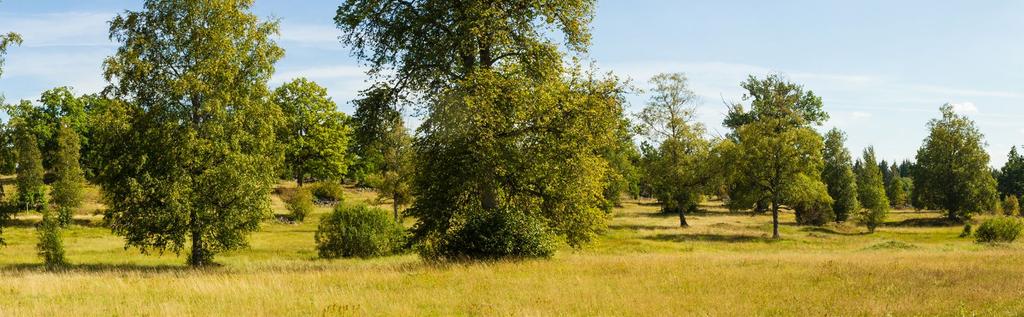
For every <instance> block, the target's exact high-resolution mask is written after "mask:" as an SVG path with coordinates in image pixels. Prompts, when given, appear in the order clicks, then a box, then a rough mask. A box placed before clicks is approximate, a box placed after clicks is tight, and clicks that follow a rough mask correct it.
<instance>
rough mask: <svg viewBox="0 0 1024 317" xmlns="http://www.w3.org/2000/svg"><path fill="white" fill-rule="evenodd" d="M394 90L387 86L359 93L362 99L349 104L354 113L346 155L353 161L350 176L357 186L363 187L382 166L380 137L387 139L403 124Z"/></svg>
mask: <svg viewBox="0 0 1024 317" xmlns="http://www.w3.org/2000/svg"><path fill="white" fill-rule="evenodd" d="M395 93H396V92H395V90H394V89H391V88H388V87H387V86H386V85H383V84H378V85H374V86H373V87H371V88H370V89H367V90H365V91H363V92H362V93H361V95H362V96H361V98H359V99H356V100H355V101H353V102H352V103H353V104H355V106H356V112H355V114H354V115H352V125H353V132H352V142H351V143H350V144H349V152H350V154H352V155H353V156H355V158H354V159H353V163H352V165H353V166H351V167H350V168H349V175H350V177H352V179H354V180H356V182H359V183H365V182H366V178H367V176H369V175H372V174H377V173H378V172H379V169H380V168H381V166H382V165H384V157H383V154H384V149H383V147H384V146H385V145H386V144H385V142H382V140H384V139H386V138H384V137H383V136H386V135H389V134H390V131H392V130H393V129H394V127H395V126H396V124H397V123H399V122H401V121H402V113H401V112H400V111H399V110H398V108H397V106H398V101H397V100H396V96H395Z"/></svg>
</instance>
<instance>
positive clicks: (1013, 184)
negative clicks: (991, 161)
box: [997, 146, 1024, 197]
mask: <svg viewBox="0 0 1024 317" xmlns="http://www.w3.org/2000/svg"><path fill="white" fill-rule="evenodd" d="M999 172H1000V173H999V177H998V178H997V180H998V181H999V193H1000V194H1002V195H1003V196H1017V197H1020V196H1021V195H1024V155H1021V154H1019V153H1017V147H1016V146H1014V147H1010V154H1009V155H1007V158H1006V165H1003V168H1001V169H1000V170H999Z"/></svg>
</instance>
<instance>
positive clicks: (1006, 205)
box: [1003, 195, 1020, 216]
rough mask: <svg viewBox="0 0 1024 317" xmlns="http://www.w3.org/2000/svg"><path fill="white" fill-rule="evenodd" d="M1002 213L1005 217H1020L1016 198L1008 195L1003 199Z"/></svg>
mask: <svg viewBox="0 0 1024 317" xmlns="http://www.w3.org/2000/svg"><path fill="white" fill-rule="evenodd" d="M1003 213H1004V214H1005V215H1007V216H1020V203H1019V202H1018V201H1017V196H1014V195H1009V196H1006V198H1005V199H1003Z"/></svg>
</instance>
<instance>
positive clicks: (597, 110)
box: [0, 0, 1024, 266]
mask: <svg viewBox="0 0 1024 317" xmlns="http://www.w3.org/2000/svg"><path fill="white" fill-rule="evenodd" d="M595 5H596V1H595V0H568V1H559V2H556V3H552V2H549V1H539V0H530V1H522V0H517V1H511V0H501V1H487V2H469V3H460V4H453V3H449V2H445V1H436V0H427V1H416V2H407V1H376V0H346V1H344V2H343V3H342V4H341V5H340V6H339V8H338V10H337V11H336V12H335V16H334V21H335V24H336V25H337V27H338V28H339V30H341V32H342V36H341V37H340V39H341V42H342V44H343V45H345V46H347V47H349V48H350V49H351V53H352V55H353V56H354V57H356V58H357V59H358V60H360V61H361V63H363V65H365V66H367V67H368V69H369V71H368V72H367V76H368V78H369V79H370V82H371V84H370V86H369V87H368V88H366V89H365V90H363V91H362V92H361V93H360V97H359V98H358V99H357V100H354V101H353V103H354V104H355V105H356V111H355V113H354V114H353V115H352V116H351V117H350V116H348V115H346V114H344V113H342V112H340V111H338V110H337V105H336V104H335V102H334V101H333V100H332V99H331V98H329V97H328V94H327V91H326V89H324V88H323V87H321V86H319V85H318V84H316V83H315V82H312V81H309V80H306V79H302V78H299V79H295V80H293V81H290V82H288V83H285V84H283V85H281V86H279V87H276V88H274V89H271V88H270V87H269V86H268V81H269V80H270V78H271V76H272V75H273V73H274V65H275V63H276V62H277V61H278V60H279V59H280V58H282V57H283V56H284V53H285V52H284V50H283V49H282V48H280V47H279V46H278V45H277V44H276V43H275V41H274V40H273V36H274V35H275V34H277V29H278V23H277V21H274V20H262V19H260V18H258V17H256V16H255V15H254V14H252V13H251V6H252V0H201V1H155V0H149V1H146V2H145V4H144V6H143V9H142V10H140V11H126V12H124V13H122V14H120V15H118V16H116V17H115V18H114V19H113V20H112V21H110V31H109V36H110V39H111V40H112V41H114V42H116V43H117V44H118V45H119V46H118V48H117V51H116V52H115V53H114V54H113V55H111V56H110V57H108V58H107V59H106V60H105V61H104V63H103V75H104V77H105V79H106V81H107V82H108V85H107V87H106V88H105V89H104V90H103V91H102V92H101V93H98V94H93V95H85V96H75V95H74V94H73V91H72V90H71V89H70V88H67V87H60V88H55V89H53V90H50V91H47V92H45V93H43V94H42V96H41V97H40V99H39V100H38V102H37V103H34V102H31V101H23V102H21V103H18V104H16V105H7V106H5V108H4V109H5V110H6V111H7V112H8V114H9V115H10V117H11V120H10V121H9V122H8V123H6V124H5V125H4V126H2V129H0V141H2V142H0V169H3V170H2V171H0V172H4V173H5V174H7V173H16V174H17V175H18V177H17V189H18V193H17V195H16V197H15V199H8V200H7V201H9V202H14V203H8V204H7V205H9V206H8V209H9V210H10V211H9V212H5V213H4V214H5V216H8V217H9V216H10V215H12V214H13V213H15V212H18V211H25V210H36V211H40V212H43V213H44V220H43V225H41V226H40V230H41V231H40V232H41V233H40V241H41V242H40V244H41V247H40V249H41V250H42V251H41V255H43V256H44V258H47V259H49V258H48V257H50V256H52V257H54V258H55V259H56V260H54V262H55V263H57V262H59V260H60V258H61V257H60V256H58V255H56V254H58V253H60V252H57V251H59V250H57V249H59V248H57V247H58V246H59V245H60V243H59V238H60V234H59V230H60V228H61V227H62V226H66V225H67V224H68V223H70V222H71V220H72V219H71V217H70V210H71V209H72V208H75V207H76V206H77V205H76V204H80V202H81V195H82V194H81V193H82V186H83V184H84V183H85V182H86V181H88V182H91V183H94V184H97V185H99V187H100V188H101V193H102V198H103V202H104V203H105V205H106V210H105V211H104V221H105V223H106V224H107V225H108V226H109V227H110V228H111V229H112V231H113V232H114V233H116V234H118V235H120V236H122V237H124V239H125V245H126V247H136V248H138V249H139V250H141V251H142V252H143V253H147V252H152V251H158V252H159V251H165V250H169V251H172V252H175V253H181V252H184V253H186V254H187V255H188V264H189V265H192V266H204V265H209V264H211V263H213V259H214V256H215V255H216V254H217V253H219V252H223V251H227V250H232V249H237V248H241V247H245V246H246V243H247V239H246V235H247V234H248V233H251V232H253V231H256V230H258V229H259V226H260V223H261V221H263V220H265V219H267V218H268V217H270V215H271V214H272V212H271V210H270V195H271V191H272V190H273V188H274V186H275V185H276V184H277V183H278V181H279V180H280V179H282V178H286V179H294V180H295V181H296V183H297V186H299V187H302V186H304V185H305V184H306V183H307V182H309V181H321V182H334V183H338V182H342V181H349V182H353V183H356V184H359V185H363V186H370V187H373V188H375V189H376V190H377V191H378V193H379V194H380V197H381V200H382V201H391V202H392V217H393V218H394V219H399V218H401V217H412V218H414V219H415V221H416V223H415V225H414V226H413V227H412V228H411V229H410V230H409V233H410V240H409V241H408V245H411V246H415V247H416V248H417V249H418V250H419V252H420V253H421V254H422V255H423V256H424V257H425V258H428V259H464V258H507V257H524V256H526V257H529V256H546V255H550V254H551V252H552V251H553V248H554V247H555V246H556V245H558V244H567V245H569V246H572V247H581V246H584V245H586V244H587V243H589V242H590V241H592V240H593V239H594V238H595V237H596V236H597V235H598V234H600V233H601V232H602V231H603V230H604V229H605V225H606V222H607V220H608V219H609V218H610V217H611V211H612V208H613V207H614V206H615V205H617V204H620V203H621V199H622V197H623V196H627V195H633V196H650V197H654V198H657V199H658V200H659V201H660V202H661V204H662V206H663V209H664V210H665V211H666V212H671V213H676V214H678V215H679V221H680V225H681V226H687V225H688V224H687V219H686V216H687V214H688V213H692V212H695V211H697V210H698V206H699V204H700V203H701V202H702V200H705V199H709V197H717V198H720V199H722V201H724V203H725V205H726V206H728V208H730V209H731V210H753V211H754V212H769V211H770V212H771V214H772V216H773V217H772V219H773V236H774V237H776V238H778V237H779V230H778V227H779V221H778V218H779V217H778V216H779V213H780V212H782V211H784V210H786V209H789V210H793V211H794V212H795V213H796V215H797V219H798V222H799V223H800V224H809V225H823V224H825V223H828V222H833V221H839V222H843V221H848V220H851V219H857V220H859V221H861V222H862V223H864V224H865V225H866V226H867V227H868V229H869V230H871V231H873V230H874V229H875V228H876V227H877V226H878V225H880V224H882V223H883V222H884V219H885V215H886V213H887V211H888V210H889V209H890V208H893V207H898V208H899V207H906V206H913V207H916V208H919V209H940V210H943V211H945V212H946V215H947V217H948V218H949V219H950V220H955V221H963V220H965V219H967V218H969V217H970V216H971V215H972V214H974V213H977V212H980V211H985V210H991V209H994V208H995V207H996V206H1000V204H998V203H997V201H998V199H999V197H998V196H1000V195H1002V196H1004V197H1007V199H1014V201H1015V200H1016V198H1015V197H1018V196H1020V195H1021V194H1022V191H1024V158H1021V156H1019V155H1018V154H1017V153H1016V150H1013V151H1012V152H1011V158H1010V162H1008V163H1007V166H1006V167H1004V168H1003V169H1001V170H998V171H995V170H991V169H990V168H989V167H988V163H989V157H988V154H986V152H985V151H984V149H983V147H982V146H983V139H982V135H981V133H980V132H979V131H978V129H977V128H976V127H975V126H974V124H973V122H971V121H970V120H969V119H968V118H966V117H964V116H962V115H959V114H956V113H955V112H953V110H952V108H951V107H950V106H948V105H947V106H943V107H942V108H941V109H940V112H941V117H940V118H937V119H934V120H932V121H931V122H930V123H929V124H928V128H929V129H930V136H929V137H928V138H927V139H925V140H924V144H923V145H922V147H921V149H920V150H919V151H918V153H917V156H916V160H915V161H914V162H910V161H906V162H901V163H900V164H896V163H892V164H890V163H888V162H886V161H884V160H883V161H881V162H879V161H878V158H877V157H876V155H875V152H874V150H873V149H872V148H870V147H869V148H867V149H865V150H864V151H863V153H862V155H861V157H859V158H857V159H856V160H854V158H853V157H852V156H851V153H850V152H849V150H847V149H846V148H845V145H844V143H845V138H846V136H845V134H844V133H843V132H842V131H839V130H836V129H833V130H831V131H828V132H827V133H825V134H824V135H822V134H821V133H819V131H818V130H817V128H818V127H820V126H821V125H822V124H823V123H824V122H825V121H826V120H827V119H828V113H827V112H825V111H824V108H823V102H822V99H821V97H819V96H817V95H815V94H814V93H813V92H812V91H810V90H808V89H805V88H804V87H803V86H801V85H799V84H797V83H793V82H790V81H788V80H787V79H786V78H785V77H784V76H781V75H768V76H765V77H755V76H751V77H749V78H748V79H747V80H746V81H744V82H742V83H740V85H741V87H742V88H743V89H744V90H745V91H746V93H745V94H744V96H743V101H744V102H745V103H746V104H747V105H745V104H744V103H735V104H731V105H729V107H728V115H727V116H726V118H725V120H724V122H723V125H724V126H725V127H727V128H728V129H729V132H728V133H727V134H726V135H724V136H721V137H715V138H711V137H708V135H707V132H706V129H705V127H704V126H702V125H701V124H700V123H699V122H698V121H697V120H696V119H695V105H696V104H697V99H698V98H697V96H696V94H695V93H694V92H693V91H692V90H691V89H690V88H689V84H688V81H687V78H686V76H685V75H683V74H661V75H657V76H655V77H654V78H653V79H652V80H651V83H652V86H653V88H652V89H651V91H650V93H651V99H650V101H649V102H648V103H647V104H646V106H645V107H644V109H643V110H642V111H640V112H639V113H637V114H635V115H629V114H627V113H626V111H625V104H626V102H625V99H626V96H627V95H628V94H630V93H632V92H633V89H631V88H630V86H629V85H628V84H627V82H625V81H624V80H621V79H620V78H618V77H616V76H614V75H613V74H608V73H602V72H601V71H600V70H598V69H596V68H595V67H594V66H592V64H589V63H587V62H586V57H585V56H586V55H585V54H586V51H587V48H588V46H589V45H590V38H591V36H590V31H589V30H590V29H589V28H590V26H589V23H590V21H591V20H592V19H593V12H594V7H595ZM19 42H20V37H18V36H17V35H14V34H11V35H6V36H3V37H0V52H3V51H4V50H5V49H6V48H7V47H8V46H9V45H15V44H17V43H19ZM2 56H3V55H2V54H0V57H2ZM406 107H411V108H413V109H415V110H416V112H417V113H418V114H419V115H420V116H421V117H422V119H423V123H422V124H421V125H420V126H419V127H418V128H417V129H416V130H415V131H414V132H411V131H409V130H408V129H407V128H406V127H405V122H404V121H403V111H404V109H406ZM637 138H639V139H641V140H642V141H643V142H641V143H640V145H637V143H636V142H635V140H636V139H637ZM50 175H52V179H48V178H49V177H50ZM997 180H998V182H997ZM46 184H50V186H49V187H50V188H51V189H50V192H49V195H47V194H46V193H45V190H46V188H47V186H46ZM997 185H998V186H997ZM47 197H51V201H46V198H47ZM302 197H306V196H302ZM405 205H408V206H409V207H408V208H407V209H404V210H402V206H405ZM51 210H52V211H53V212H52V214H53V215H52V216H51V212H50V211H51ZM296 210H299V209H296ZM360 212H362V211H360ZM339 217H340V216H339ZM339 217H334V216H332V217H330V218H331V219H332V220H330V221H334V222H332V224H333V225H331V226H326V228H336V227H338V226H339V225H340V224H341V223H344V221H343V220H344V219H342V218H343V217H341V218H339ZM51 219H52V220H51ZM366 219H370V218H366ZM372 219H375V220H373V222H374V223H379V222H380V221H381V220H379V219H378V218H372ZM321 227H325V226H324V225H321ZM387 230H389V231H393V230H392V229H387ZM317 236H318V237H317V240H321V239H323V240H324V241H327V240H330V241H331V242H330V243H334V244H337V243H339V242H338V240H336V239H334V238H327V237H334V236H332V235H329V234H326V233H325V234H324V235H323V236H322V237H323V238H321V234H320V233H318V234H317ZM44 242H45V243H44ZM389 243H392V244H393V243H394V241H391V242H389ZM44 244H45V245H47V246H50V247H43V245H44ZM43 251H45V252H43ZM61 252H62V251H61ZM44 253H45V255H44ZM47 262H48V263H49V262H50V261H49V260H48V261H47Z"/></svg>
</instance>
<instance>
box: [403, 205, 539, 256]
mask: <svg viewBox="0 0 1024 317" xmlns="http://www.w3.org/2000/svg"><path fill="white" fill-rule="evenodd" d="M555 246H556V244H555V240H554V237H553V235H552V234H551V233H550V232H549V231H548V229H547V227H546V226H545V225H544V224H543V223H541V222H540V221H539V220H537V219H535V218H531V217H528V216H526V215H524V214H523V213H521V212H515V211H510V210H498V211H495V212H490V213H482V214H478V215H476V216H474V217H471V218H469V219H468V220H467V222H466V224H465V225H463V226H462V228H460V229H458V231H456V232H455V234H453V235H452V236H451V237H449V238H448V239H446V240H443V241H439V242H438V243H437V244H436V245H434V246H430V247H428V248H426V249H424V250H423V253H424V256H426V257H428V258H435V259H446V260H465V259H469V260H497V259H509V258H512V259H515V258H548V257H551V256H552V255H553V254H554V253H555Z"/></svg>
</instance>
